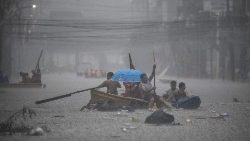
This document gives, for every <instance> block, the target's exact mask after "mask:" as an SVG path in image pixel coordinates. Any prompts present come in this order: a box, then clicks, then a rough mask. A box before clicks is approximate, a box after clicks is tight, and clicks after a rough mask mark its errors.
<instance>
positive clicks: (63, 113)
mask: <svg viewBox="0 0 250 141" xmlns="http://www.w3.org/2000/svg"><path fill="white" fill-rule="evenodd" d="M103 80H104V79H99V78H98V79H95V78H94V79H93V78H92V79H91V78H88V79H86V78H84V77H77V76H76V75H75V74H69V73H68V74H60V75H59V74H54V75H52V74H49V75H44V77H43V82H44V83H46V85H47V87H46V88H32V89H26V88H20V89H1V91H0V121H4V120H6V119H7V118H8V117H9V116H10V115H11V114H13V113H14V112H15V111H17V110H19V109H21V108H22V107H23V106H28V107H30V108H31V109H33V110H35V111H36V112H37V114H38V115H37V116H36V117H34V118H33V119H32V120H31V121H30V122H31V124H32V125H33V126H47V127H48V128H49V129H50V132H48V133H46V134H45V135H44V136H40V137H39V136H35V137H31V136H22V135H21V134H20V133H17V134H14V135H13V136H0V140H4V141H8V140H65V141H66V140H98V141H100V140H101V141H110V140H114V141H116V140H121V141H123V140H141V141H145V140H153V141H165V140H166V139H167V140H171V141H175V140H189V141H193V140H206V141H208V140H232V141H233V140H241V141H247V140H248V139H249V137H250V131H249V130H248V129H249V128H250V120H249V116H250V102H249V101H250V95H249V91H250V87H249V85H248V84H244V83H233V82H227V81H221V80H196V79H181V78H177V80H178V82H180V81H183V82H185V83H186V84H187V91H188V92H189V94H195V95H198V96H200V97H201V100H202V104H201V107H200V108H198V109H197V110H183V109H174V108H173V109H172V110H171V111H168V110H165V111H166V112H167V113H170V114H173V115H174V116H175V122H176V123H179V124H180V125H161V126H156V125H148V124H144V121H145V118H146V117H147V116H148V115H150V114H151V113H152V112H150V111H148V110H146V109H145V110H136V111H135V112H131V113H128V112H126V111H120V112H119V111H118V112H99V111H83V112H81V111H80V108H81V107H82V106H83V105H86V104H87V103H88V101H89V99H90V94H89V91H87V92H83V93H79V94H76V95H72V96H71V97H68V98H64V99H60V100H57V101H51V102H49V103H44V104H40V105H35V104H34V102H35V101H37V100H41V99H45V98H50V97H53V96H57V95H62V94H66V93H69V92H72V91H76V90H81V89H85V88H89V87H93V86H96V85H97V84H99V83H101V82H102V81H103ZM156 86H157V93H158V94H161V93H164V91H165V90H167V89H168V88H169V84H163V83H160V82H158V81H157V83H156ZM103 90H104V91H106V90H105V89H103ZM123 90H124V88H122V89H121V90H119V92H122V91H123ZM233 98H237V99H238V100H239V102H233ZM216 113H226V114H227V115H228V116H227V117H225V118H213V117H214V116H215V115H216ZM125 129H126V130H125ZM177 133H178V134H177Z"/></svg>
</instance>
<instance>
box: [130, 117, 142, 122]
mask: <svg viewBox="0 0 250 141" xmlns="http://www.w3.org/2000/svg"><path fill="white" fill-rule="evenodd" d="M131 121H132V122H140V120H139V119H137V118H135V117H131Z"/></svg>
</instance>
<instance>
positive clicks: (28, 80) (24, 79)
mask: <svg viewBox="0 0 250 141" xmlns="http://www.w3.org/2000/svg"><path fill="white" fill-rule="evenodd" d="M20 76H21V78H22V81H21V82H20V83H31V78H30V77H29V73H27V72H20Z"/></svg>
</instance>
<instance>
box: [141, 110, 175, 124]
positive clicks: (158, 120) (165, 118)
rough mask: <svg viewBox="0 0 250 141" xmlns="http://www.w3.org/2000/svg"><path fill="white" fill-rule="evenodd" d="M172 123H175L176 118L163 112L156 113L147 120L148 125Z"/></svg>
mask: <svg viewBox="0 0 250 141" xmlns="http://www.w3.org/2000/svg"><path fill="white" fill-rule="evenodd" d="M172 122H174V116H173V115H170V114H168V113H165V112H164V111H162V110H158V111H155V112H154V113H152V114H151V115H150V116H148V117H147V118H146V120H145V123H148V124H170V123H172Z"/></svg>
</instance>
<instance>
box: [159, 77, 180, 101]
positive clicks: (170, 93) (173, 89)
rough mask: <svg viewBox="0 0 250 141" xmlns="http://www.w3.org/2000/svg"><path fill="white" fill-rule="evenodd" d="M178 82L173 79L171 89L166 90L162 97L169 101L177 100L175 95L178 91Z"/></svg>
mask: <svg viewBox="0 0 250 141" xmlns="http://www.w3.org/2000/svg"><path fill="white" fill-rule="evenodd" d="M176 85H177V82H176V81H175V80H172V81H171V82H170V89H169V90H167V91H166V93H165V94H163V95H162V98H163V99H164V100H165V101H167V102H176V99H175V96H176V95H177V93H178V91H179V90H178V88H177V87H176Z"/></svg>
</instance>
